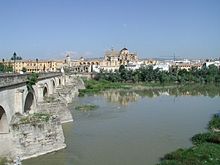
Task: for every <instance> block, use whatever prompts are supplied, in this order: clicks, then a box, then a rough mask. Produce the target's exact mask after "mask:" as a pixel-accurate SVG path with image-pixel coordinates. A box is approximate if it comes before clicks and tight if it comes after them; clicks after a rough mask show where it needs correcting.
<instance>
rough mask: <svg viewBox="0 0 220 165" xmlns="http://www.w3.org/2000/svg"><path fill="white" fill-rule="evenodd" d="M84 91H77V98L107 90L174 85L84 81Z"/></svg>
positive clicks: (171, 85) (170, 85)
mask: <svg viewBox="0 0 220 165" xmlns="http://www.w3.org/2000/svg"><path fill="white" fill-rule="evenodd" d="M84 83H85V87H86V89H81V90H79V96H84V95H85V94H93V93H98V92H100V91H104V90H107V89H143V88H145V89H147V88H152V87H158V88H164V87H174V86H176V84H170V83H168V84H160V83H146V82H145V83H126V82H111V81H106V80H100V81H97V80H84Z"/></svg>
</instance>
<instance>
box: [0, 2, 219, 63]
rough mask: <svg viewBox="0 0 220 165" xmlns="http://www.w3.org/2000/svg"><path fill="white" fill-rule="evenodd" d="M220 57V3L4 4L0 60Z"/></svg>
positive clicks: (0, 5)
mask: <svg viewBox="0 0 220 165" xmlns="http://www.w3.org/2000/svg"><path fill="white" fill-rule="evenodd" d="M112 47H113V48H114V49H116V50H119V49H122V48H123V47H127V48H128V49H129V50H130V51H131V52H137V53H138V55H139V56H140V57H141V58H154V57H164V58H169V57H172V56H173V54H174V53H175V55H176V56H177V57H182V58H210V57H220V0H108V1H105V0H0V57H1V58H10V57H11V56H12V54H13V52H14V51H15V52H16V53H17V54H18V55H19V56H22V57H23V58H27V59H35V58H39V59H53V58H64V54H65V52H72V57H73V58H79V57H80V56H84V57H101V56H103V54H104V52H105V51H106V50H107V49H111V48H112Z"/></svg>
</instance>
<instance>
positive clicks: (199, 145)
mask: <svg viewBox="0 0 220 165" xmlns="http://www.w3.org/2000/svg"><path fill="white" fill-rule="evenodd" d="M216 123H217V124H216ZM219 123H220V116H219V115H214V116H213V118H212V120H211V121H210V122H209V132H207V133H202V134H196V135H195V136H193V137H192V142H193V144H194V146H193V147H191V148H188V149H178V150H176V151H174V152H171V153H168V154H166V155H165V156H164V157H163V158H162V159H161V163H160V164H159V165H219V164H220V132H216V131H213V130H218V129H219V128H218V127H219Z"/></svg>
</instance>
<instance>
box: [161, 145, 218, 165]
mask: <svg viewBox="0 0 220 165" xmlns="http://www.w3.org/2000/svg"><path fill="white" fill-rule="evenodd" d="M219 153H220V145H219V144H212V143H203V144H200V145H198V146H194V147H191V148H189V149H178V150H177V151H175V152H172V153H169V154H166V155H165V156H164V158H163V161H162V162H161V163H160V165H219V164H220V154H219Z"/></svg>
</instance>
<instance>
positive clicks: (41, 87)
mask: <svg viewBox="0 0 220 165" xmlns="http://www.w3.org/2000/svg"><path fill="white" fill-rule="evenodd" d="M37 95H38V97H37V102H43V101H44V84H38V85H37Z"/></svg>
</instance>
